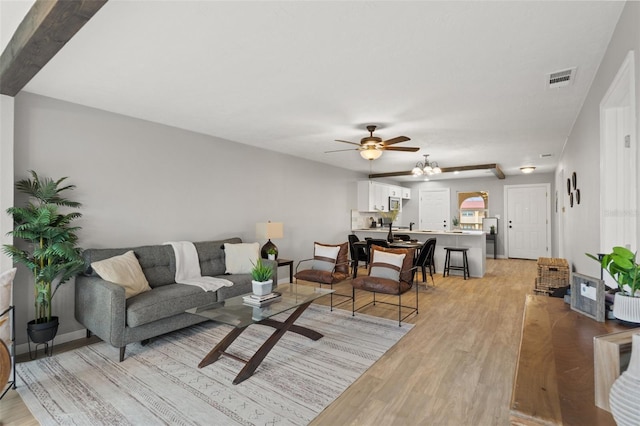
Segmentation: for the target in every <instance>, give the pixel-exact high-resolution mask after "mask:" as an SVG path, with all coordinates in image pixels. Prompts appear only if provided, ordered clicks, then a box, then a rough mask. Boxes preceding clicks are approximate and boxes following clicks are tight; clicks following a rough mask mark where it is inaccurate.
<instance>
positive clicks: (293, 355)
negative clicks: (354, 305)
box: [17, 305, 412, 425]
mask: <svg viewBox="0 0 640 426" xmlns="http://www.w3.org/2000/svg"><path fill="white" fill-rule="evenodd" d="M281 319H283V318H281ZM296 324H300V325H304V326H307V327H310V328H312V329H314V330H317V331H319V332H320V333H322V334H324V337H323V338H321V339H320V340H318V341H313V340H310V339H307V338H306V337H303V336H300V335H297V334H295V333H286V334H285V336H284V337H283V338H282V340H280V342H278V344H277V345H276V346H275V347H274V349H273V350H272V351H271V352H270V353H269V355H268V356H267V357H266V358H265V360H264V361H263V362H262V364H261V365H260V367H258V370H257V371H256V372H255V374H254V375H253V376H252V377H250V378H249V379H248V380H245V381H244V382H242V383H240V384H238V385H233V384H232V381H233V379H234V378H235V376H236V374H238V372H239V371H240V369H241V368H242V367H243V366H244V364H242V363H240V362H238V361H237V360H234V359H231V358H228V357H222V358H221V359H220V360H218V361H217V362H215V363H214V364H211V365H209V366H207V367H205V368H202V369H198V368H197V365H198V363H199V362H200V360H201V359H202V358H203V357H204V356H205V355H206V354H207V353H208V352H209V351H210V350H211V349H212V348H213V346H214V345H215V344H216V343H218V342H219V341H220V340H221V339H222V338H223V337H224V336H225V335H226V334H227V333H228V332H229V330H230V327H229V326H226V325H221V324H217V323H214V322H206V323H202V324H200V325H196V326H193V327H189V328H186V329H183V330H180V331H176V332H173V333H169V334H166V335H164V336H161V337H158V338H156V339H154V340H152V342H151V343H149V344H148V345H146V346H142V345H140V344H132V345H128V346H127V357H126V358H125V360H124V362H118V350H117V349H116V348H113V347H112V346H110V345H107V344H106V343H102V342H101V343H96V344H93V345H90V346H85V347H82V348H79V349H76V350H73V351H70V352H65V353H60V354H57V355H54V356H53V357H50V358H42V359H38V360H35V361H30V362H26V363H21V364H18V366H17V370H18V392H19V393H20V395H21V397H22V399H23V400H24V402H25V403H26V405H27V406H28V407H29V409H30V410H31V412H32V413H33V415H34V417H35V418H36V419H37V420H38V421H39V422H40V423H41V424H43V425H157V424H171V425H173V424H179V425H205V424H206V425H235V424H239V425H254V424H255V425H266V424H270V425H304V424H308V423H309V422H310V421H311V420H313V418H315V417H316V416H317V415H318V414H319V413H320V412H321V411H322V410H323V409H324V408H325V407H327V406H328V405H329V404H330V403H331V402H332V401H334V400H335V399H336V398H337V397H338V396H339V395H340V394H341V393H342V392H344V390H345V389H347V387H349V385H351V384H352V383H353V382H354V381H355V380H356V379H357V378H358V377H359V376H360V375H361V374H362V373H363V372H364V371H366V370H367V368H369V367H370V366H371V365H372V364H373V363H374V362H375V361H376V360H377V359H379V358H380V357H381V356H382V355H383V354H384V353H385V352H386V351H387V350H388V349H389V348H391V347H392V346H393V345H394V344H395V343H396V342H398V341H399V340H400V339H401V338H402V336H404V335H405V334H406V333H407V332H408V331H409V330H410V329H411V328H412V325H411V324H403V325H402V327H398V322H397V321H391V320H385V319H381V318H376V317H372V316H368V315H364V314H356V316H355V317H352V316H351V312H348V311H343V310H334V311H333V312H329V310H328V309H327V307H325V306H316V305H312V306H310V307H309V308H308V309H307V310H306V311H305V312H304V314H303V315H302V316H301V317H300V318H299V319H298V321H297V322H296ZM272 332H273V329H272V328H270V327H266V326H260V325H254V326H250V327H249V328H248V329H247V330H245V332H244V333H243V334H242V335H241V336H240V337H239V338H238V339H237V340H236V341H235V342H234V343H233V345H231V347H230V348H229V349H228V351H229V352H231V353H233V354H236V355H238V356H240V357H242V358H244V359H248V358H249V357H250V356H251V355H252V354H253V353H254V352H255V351H256V349H257V348H258V347H259V346H260V345H261V344H262V343H263V342H264V341H265V339H266V338H267V337H268V336H269V335H270V334H271V333H272Z"/></svg>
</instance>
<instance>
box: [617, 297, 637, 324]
mask: <svg viewBox="0 0 640 426" xmlns="http://www.w3.org/2000/svg"><path fill="white" fill-rule="evenodd" d="M613 316H614V317H616V318H618V319H619V320H622V321H627V322H633V323H639V324H640V297H630V296H625V295H623V294H620V293H616V295H615V298H614V300H613Z"/></svg>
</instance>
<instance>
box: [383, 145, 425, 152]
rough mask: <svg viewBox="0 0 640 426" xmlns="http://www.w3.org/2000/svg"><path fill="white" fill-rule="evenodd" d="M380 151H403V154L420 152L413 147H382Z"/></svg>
mask: <svg viewBox="0 0 640 426" xmlns="http://www.w3.org/2000/svg"><path fill="white" fill-rule="evenodd" d="M380 149H384V150H385V151H405V152H416V151H419V150H420V148H418V147H415V146H383V147H382V148H380Z"/></svg>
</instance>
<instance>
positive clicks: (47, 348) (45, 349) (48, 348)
mask: <svg viewBox="0 0 640 426" xmlns="http://www.w3.org/2000/svg"><path fill="white" fill-rule="evenodd" d="M53 340H54V339H51V340H49V341H48V342H43V343H35V342H34V344H35V346H34V349H33V353H31V343H32V342H31V339H27V343H28V345H29V359H30V360H31V361H33V360H35V359H38V347H40V346H42V353H43V355H44V356H51V355H53Z"/></svg>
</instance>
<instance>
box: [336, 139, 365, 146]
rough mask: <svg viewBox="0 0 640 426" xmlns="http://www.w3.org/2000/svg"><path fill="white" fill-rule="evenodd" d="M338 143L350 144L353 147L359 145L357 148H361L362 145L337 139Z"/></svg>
mask: <svg viewBox="0 0 640 426" xmlns="http://www.w3.org/2000/svg"><path fill="white" fill-rule="evenodd" d="M336 142H342V143H348V144H351V145H357V146H360V144H359V143H355V142H349V141H341V140H340V139H336Z"/></svg>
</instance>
